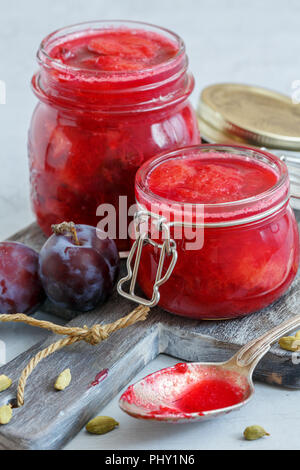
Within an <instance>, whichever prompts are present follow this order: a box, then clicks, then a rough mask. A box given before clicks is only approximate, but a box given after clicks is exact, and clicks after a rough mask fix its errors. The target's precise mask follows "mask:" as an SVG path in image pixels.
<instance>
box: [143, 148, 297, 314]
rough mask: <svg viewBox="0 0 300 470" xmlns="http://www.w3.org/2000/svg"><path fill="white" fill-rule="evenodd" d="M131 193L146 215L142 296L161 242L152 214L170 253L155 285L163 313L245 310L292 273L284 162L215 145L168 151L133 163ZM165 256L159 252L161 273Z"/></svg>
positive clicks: (292, 230) (282, 287) (293, 246)
mask: <svg viewBox="0 0 300 470" xmlns="http://www.w3.org/2000/svg"><path fill="white" fill-rule="evenodd" d="M136 199H137V202H138V204H139V206H140V211H141V212H140V213H141V214H144V215H145V214H148V217H149V223H147V232H149V234H148V235H147V236H148V239H146V242H145V243H144V244H143V248H142V253H141V259H140V263H139V270H138V282H139V285H140V286H141V288H142V290H143V291H144V293H145V294H146V296H147V297H148V298H150V299H151V297H152V293H153V286H154V283H155V279H156V273H157V270H158V264H159V258H160V253H161V247H162V243H163V240H162V233H161V231H160V230H157V231H156V234H155V231H151V234H150V227H151V225H152V224H154V222H153V221H154V220H155V217H159V218H161V219H160V220H163V221H164V224H165V226H166V225H167V226H168V227H169V237H170V238H171V243H172V245H173V247H174V246H175V249H176V251H177V255H178V258H177V261H176V264H175V266H174V268H173V271H172V273H171V275H170V277H169V278H168V279H167V280H166V282H164V283H163V284H162V285H160V286H159V292H160V299H159V302H158V304H159V305H160V306H161V307H163V308H164V309H166V310H167V311H169V312H171V313H175V314H178V315H182V316H186V317H190V318H196V319H229V318H234V317H239V316H243V315H247V314H250V313H252V312H255V311H258V310H260V309H262V308H264V307H266V306H268V305H269V304H271V303H272V302H274V301H275V300H276V299H278V298H279V297H280V296H281V295H282V294H283V293H284V292H285V291H286V290H287V289H288V287H289V286H290V284H291V283H292V281H293V279H294V277H295V275H296V273H297V269H298V263H299V235H298V226H297V223H296V219H295V216H294V213H293V211H292V209H291V207H290V204H289V179H288V173H287V168H286V165H285V164H284V163H283V162H282V161H281V160H280V159H278V158H277V157H275V156H274V155H272V154H269V153H266V152H262V151H258V150H257V151H256V150H254V149H250V148H249V149H248V148H246V147H238V146H221V145H200V146H194V147H189V148H188V147H187V148H183V149H180V150H178V151H175V152H170V153H168V154H165V155H162V156H159V157H156V158H154V159H152V160H150V161H148V162H146V163H145V164H144V165H143V166H142V167H141V168H140V170H139V171H138V173H137V176H136ZM156 220H157V219H156ZM156 225H157V224H156ZM157 227H158V228H159V225H157ZM179 228H180V229H181V230H179V231H178V229H179ZM186 228H189V231H188V232H186ZM191 230H193V236H194V243H195V242H196V244H194V245H193V243H191V240H192V237H191V235H192V234H191ZM149 240H150V241H151V243H149ZM168 263H169V261H168V257H166V258H165V262H164V265H163V268H162V274H161V277H163V276H164V275H165V274H166V272H167V269H168Z"/></svg>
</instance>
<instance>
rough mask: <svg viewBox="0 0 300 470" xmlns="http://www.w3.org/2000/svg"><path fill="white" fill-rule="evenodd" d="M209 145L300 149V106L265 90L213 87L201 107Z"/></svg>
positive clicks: (200, 116) (232, 85) (202, 126)
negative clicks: (213, 143)
mask: <svg viewBox="0 0 300 470" xmlns="http://www.w3.org/2000/svg"><path fill="white" fill-rule="evenodd" d="M197 113H198V121H199V126H200V132H201V135H202V137H203V138H204V139H205V140H207V141H208V142H215V143H223V144H234V143H235V144H237V143H238V144H244V145H252V146H255V147H267V148H276V149H286V150H300V104H293V102H292V100H291V99H290V98H289V97H288V96H285V95H282V94H280V93H276V92H274V91H271V90H267V89H265V88H260V87H254V86H249V85H240V84H235V83H220V84H216V85H211V86H209V87H207V88H205V89H204V90H203V91H202V94H201V97H200V101H199V106H198V110H197Z"/></svg>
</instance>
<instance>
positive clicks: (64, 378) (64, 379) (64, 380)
mask: <svg viewBox="0 0 300 470" xmlns="http://www.w3.org/2000/svg"><path fill="white" fill-rule="evenodd" d="M71 380H72V376H71V371H70V369H66V370H64V371H63V372H62V373H61V374H59V376H58V377H57V379H56V382H55V384H54V388H56V390H64V389H65V388H67V387H68V386H69V385H70V383H71Z"/></svg>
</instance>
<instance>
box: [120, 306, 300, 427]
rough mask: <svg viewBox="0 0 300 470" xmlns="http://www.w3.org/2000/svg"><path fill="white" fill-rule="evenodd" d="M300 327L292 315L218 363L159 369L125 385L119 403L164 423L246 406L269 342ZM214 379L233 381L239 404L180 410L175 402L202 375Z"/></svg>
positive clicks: (136, 414)
mask: <svg viewBox="0 0 300 470" xmlns="http://www.w3.org/2000/svg"><path fill="white" fill-rule="evenodd" d="M298 326H300V315H297V316H294V317H293V318H291V319H289V320H288V321H286V322H284V323H282V324H281V325H279V326H277V327H275V328H273V329H272V330H270V331H268V332H267V333H265V334H264V335H262V336H260V337H259V338H257V339H254V340H252V341H250V342H249V343H248V344H246V345H245V346H244V347H243V348H242V349H240V350H239V351H238V352H237V353H236V354H235V355H234V356H233V357H232V358H231V359H230V360H229V361H226V362H221V363H211V362H210V363H207V362H206V363H201V362H195V363H187V364H185V363H184V364H177V365H176V366H173V367H168V368H167V369H162V370H159V371H157V372H154V373H153V374H151V375H149V376H147V377H145V378H144V379H142V380H140V381H139V382H137V383H136V384H134V385H131V386H130V387H128V389H127V390H126V392H125V393H124V394H123V395H122V396H121V398H120V401H119V405H120V408H121V409H122V410H123V411H125V413H127V414H129V415H131V416H133V417H134V418H138V419H149V420H158V421H167V422H191V421H204V420H207V419H210V418H214V417H216V416H219V415H222V414H224V413H229V412H230V411H233V410H237V409H239V408H241V407H242V406H244V405H246V404H247V403H248V402H249V400H250V399H251V398H252V396H253V394H254V385H253V381H252V375H253V371H254V369H255V367H256V365H257V364H258V362H259V361H260V359H261V358H262V357H263V356H264V355H265V354H266V353H267V352H268V351H269V349H270V346H271V344H272V343H274V342H275V341H277V340H278V339H279V338H281V336H284V335H285V334H286V333H289V332H290V331H293V330H294V329H295V328H297V327H298ZM209 377H210V378H218V379H221V380H226V381H229V382H230V383H234V384H235V385H237V386H238V387H239V389H241V390H242V392H243V394H242V399H241V401H240V402H239V403H237V404H235V405H233V406H228V407H226V408H219V409H214V410H211V411H201V410H199V411H195V412H190V413H189V412H182V411H181V410H180V408H179V409H177V410H176V402H177V401H178V400H179V399H181V398H182V396H184V395H185V394H186V393H188V392H189V390H191V386H194V385H195V384H198V383H200V382H201V380H203V379H204V378H209Z"/></svg>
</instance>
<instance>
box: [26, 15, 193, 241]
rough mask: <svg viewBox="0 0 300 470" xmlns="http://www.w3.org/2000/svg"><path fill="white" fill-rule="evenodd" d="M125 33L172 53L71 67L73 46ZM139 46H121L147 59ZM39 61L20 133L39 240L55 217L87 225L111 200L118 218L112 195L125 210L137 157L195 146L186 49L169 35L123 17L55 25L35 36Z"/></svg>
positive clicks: (106, 57)
mask: <svg viewBox="0 0 300 470" xmlns="http://www.w3.org/2000/svg"><path fill="white" fill-rule="evenodd" d="M124 31H125V34H127V35H135V37H136V36H139V35H141V36H142V39H143V35H144V36H145V38H146V37H147V38H148V39H149V38H150V40H152V39H151V38H154V39H153V41H154V40H155V41H156V40H157V41H164V42H163V45H164V44H169V46H167V45H166V51H167V49H168V47H170V48H173V49H176V51H175V52H174V53H172V54H171V53H170V54H169V56H168V55H167V52H166V54H165V55H166V57H161V58H160V59H159V60H160V62H159V60H158V59H157V60H158V63H154V64H151V63H150V65H149V64H148V63H146V65H145V68H144V67H141V65H140V63H138V66H137V67H136V68H135V64H134V63H132V62H130V60H128V61H127V62H128V63H127V62H126V60H125V59H124V57H123V55H124V54H123V52H122V54H123V55H122V54H121V53H120V54H121V55H120V57H119V58H118V57H117V58H116V57H111V56H109V55H105V54H106V53H107V54H109V52H105V53H104V54H101V53H99V54H98V56H99V57H100V58H101V59H102V63H103V64H104V65H103V66H102V68H101V67H100V66H99V67H100V68H99V69H97V67H98V65H97V67H96V66H95V67H93V66H91V65H90V64H89V63H88V60H86V61H83V60H81V59H80V60H79V59H78V61H79V63H76V54H77V50H78V51H79V52H78V57H79V56H80V54H82V52H80V51H82V49H80V48H79V49H78V47H79V46H80V42H82V44H83V46H82V47H85V46H84V45H85V44H86V43H87V41H90V40H91V38H96V39H97V35H99V34H106V33H107V32H112V34H114V33H115V32H116V33H117V34H118V32H121V34H123V33H122V32H124ZM131 33H132V34H131ZM155 38H156V39H155ZM145 40H146V39H145ZM145 40H144V39H143V40H142V43H143V44H141V45H140V44H138V45H137V46H138V47H140V49H137V48H136V46H135V44H133V46H132V45H130V46H128V47H130V48H132V47H133V51H134V53H136V52H137V51H138V53H145V54H146V55H147V54H148V53H149V51H148V50H144V49H141V48H142V47H143V48H144V42H145ZM72 41H76V47H77V49H76V47H75V46H74V47H75V49H76V50H75V52H74V51H73V50H72V47H73V46H72V44H73V43H72ZM150 42H151V41H150ZM121 43H122V41H121V39H120V45H119V47H120V48H121V46H122V44H121ZM74 44H75V42H74ZM89 44H90V43H89ZM100 45H101V44H100ZM108 46H109V45H108ZM150 47H151V44H150ZM130 50H131V49H129V52H128V54H131V52H130ZM162 50H163V49H162ZM58 51H59V52H58ZM141 51H142V52H141ZM100 52H101V51H100ZM125 52H126V51H125ZM58 53H59V54H60V55H59V56H58ZM87 53H88V54H90V55H91V54H96V53H95V52H90V51H89V50H87ZM72 54H73V55H75V59H74V60H75V62H74V61H73V62H72V60H73V56H72ZM150 54H151V51H150ZM148 55H149V54H148ZM57 57H59V58H57ZM80 57H81V56H80ZM103 58H104V59H103ZM97 60H98V62H97V64H98V63H99V58H98V59H97ZM143 60H144V59H143ZM104 61H106V62H104ZM114 61H115V62H116V64H117V65H116V64H115V62H114ZM100 62H101V61H100ZM38 63H39V66H40V68H39V71H38V72H37V73H36V74H35V75H34V77H33V79H32V87H33V91H34V93H35V95H36V96H37V97H38V99H39V100H40V102H39V104H38V105H37V107H36V109H35V111H34V114H33V117H32V122H31V127H30V131H29V162H30V178H31V198H32V205H33V209H34V212H35V214H36V217H37V221H38V224H39V225H40V227H41V228H42V230H43V231H44V232H45V234H47V235H49V233H50V230H51V224H53V223H57V222H61V221H62V220H73V221H74V222H75V223H83V224H88V225H93V226H96V225H97V222H99V216H97V214H96V212H97V208H98V206H99V205H101V204H113V206H114V207H115V209H116V211H117V218H116V219H117V220H118V205H119V196H127V197H128V207H129V206H130V205H131V204H133V203H134V177H135V173H136V170H137V168H138V167H140V166H141V164H142V163H143V162H144V161H145V160H147V159H148V158H150V157H153V156H154V155H156V154H158V153H160V152H162V151H166V150H169V149H174V148H178V147H180V146H184V145H190V144H197V143H199V141H200V135H199V130H198V125H197V120H196V116H195V113H194V110H193V109H192V107H191V104H190V103H189V101H188V98H189V96H190V94H191V92H192V90H193V87H194V79H193V77H192V75H191V74H189V73H188V70H187V69H188V59H187V56H186V52H185V46H184V43H183V41H182V40H181V39H180V37H178V36H177V35H176V34H174V33H172V32H170V31H168V30H165V29H162V28H158V27H155V26H152V25H148V24H144V23H135V22H128V21H127V22H113V23H111V22H107V21H98V22H92V23H83V24H80V25H76V26H72V27H67V28H63V29H61V30H59V31H56V32H54V33H52V34H50V35H49V36H48V37H46V38H45V39H44V40H43V42H42V43H41V46H40V48H39V51H38ZM74 63H75V65H74ZM147 64H148V65H147ZM101 215H104V214H101ZM123 232H124V231H123ZM117 233H118V231H117ZM117 238H118V235H117ZM117 242H118V247H119V249H120V250H122V249H126V248H128V240H127V233H125V234H124V233H123V234H121V235H119V240H117Z"/></svg>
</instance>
